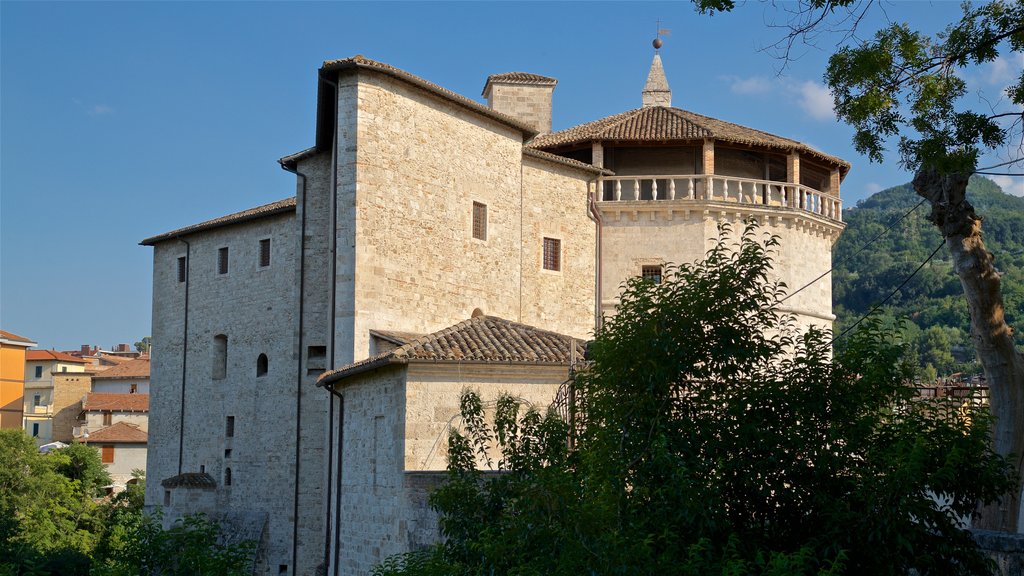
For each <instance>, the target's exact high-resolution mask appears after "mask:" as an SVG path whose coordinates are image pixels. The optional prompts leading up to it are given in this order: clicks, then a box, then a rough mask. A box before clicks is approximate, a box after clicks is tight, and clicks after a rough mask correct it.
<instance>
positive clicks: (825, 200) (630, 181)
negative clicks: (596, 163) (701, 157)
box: [598, 174, 843, 222]
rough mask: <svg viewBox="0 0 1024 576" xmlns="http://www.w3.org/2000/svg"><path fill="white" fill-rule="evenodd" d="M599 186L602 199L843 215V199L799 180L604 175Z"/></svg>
mask: <svg viewBox="0 0 1024 576" xmlns="http://www.w3.org/2000/svg"><path fill="white" fill-rule="evenodd" d="M598 190H600V191H601V198H599V200H600V201H602V202H631V201H636V200H640V201H644V200H649V201H672V200H684V201H685V200H704V201H717V202H736V203H739V204H754V205H760V206H778V207H789V208H793V209H795V210H802V211H804V212H809V213H811V214H816V215H818V216H822V217H824V218H828V219H830V220H836V221H839V222H841V221H842V219H843V205H842V201H841V200H840V199H839V198H838V197H836V196H832V195H830V194H827V193H824V192H821V191H819V190H815V189H814V188H809V187H807V186H803V185H800V184H790V183H787V182H776V181H773V180H755V179H752V178H738V177H735V176H720V175H717V174H687V175H678V176H677V175H659V176H605V177H602V178H600V181H599V184H598Z"/></svg>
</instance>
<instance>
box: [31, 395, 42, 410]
mask: <svg viewBox="0 0 1024 576" xmlns="http://www.w3.org/2000/svg"><path fill="white" fill-rule="evenodd" d="M32 405H33V406H36V407H38V406H42V405H43V397H42V396H41V395H39V394H34V395H33V396H32Z"/></svg>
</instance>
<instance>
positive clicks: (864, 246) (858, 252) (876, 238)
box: [779, 198, 925, 304]
mask: <svg viewBox="0 0 1024 576" xmlns="http://www.w3.org/2000/svg"><path fill="white" fill-rule="evenodd" d="M924 202H925V199H924V198H922V199H921V201H920V202H918V203H917V205H915V206H914V207H913V208H911V209H910V210H907V211H906V212H904V213H903V215H902V216H900V217H899V218H897V219H896V220H893V221H892V222H891V223H890V224H889V227H888V228H886V229H885V230H882V231H881V232H879V233H878V234H877V235H875V237H874V238H872V239H871V240H868V241H867V242H865V243H864V245H862V246H861V247H860V248H858V249H857V251H856V252H854V253H853V254H850V255H848V256H846V257H845V258H842V259H841V260H839V261H838V262H836V263H834V264H832V267H831V268H829V269H828V270H826V271H824V272H822V273H821V275H820V276H818V277H817V278H815V279H814V280H811V281H810V282H808V283H807V284H804V285H803V286H801V287H800V288H799V289H798V290H796V291H794V292H791V293H790V294H789V295H788V296H786V297H785V298H783V299H782V300H779V304H782V303H783V302H785V301H786V300H789V299H790V298H792V297H793V296H796V295H797V294H799V293H801V292H803V291H804V290H806V289H807V288H810V287H811V285H812V284H814V283H815V282H817V281H818V280H821V279H822V278H824V277H825V276H828V275H829V273H830V272H832V271H833V270H835V269H836V266H838V265H840V264H842V263H843V262H846V261H847V260H849V259H850V258H853V257H854V256H856V255H858V254H860V253H861V252H863V251H864V250H866V249H867V248H868V246H871V245H872V244H874V243H875V241H876V240H878V239H879V238H881V237H882V236H884V235H886V234H888V233H889V231H890V230H892V229H893V228H895V227H896V225H897V224H899V223H900V222H902V221H903V220H904V219H905V218H906V217H907V216H910V213H911V212H913V211H914V210H917V209H918V208H920V207H921V204H924Z"/></svg>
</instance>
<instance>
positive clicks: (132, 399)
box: [82, 392, 149, 412]
mask: <svg viewBox="0 0 1024 576" xmlns="http://www.w3.org/2000/svg"><path fill="white" fill-rule="evenodd" d="M82 410H85V411H92V412H98V411H103V412H149V394H118V393H114V392H90V393H88V394H86V395H85V398H83V399H82Z"/></svg>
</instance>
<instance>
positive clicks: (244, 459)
mask: <svg viewBox="0 0 1024 576" xmlns="http://www.w3.org/2000/svg"><path fill="white" fill-rule="evenodd" d="M555 85H556V80H555V79H553V78H547V77H544V76H539V75H536V74H528V73H521V72H513V73H505V74H496V75H492V76H490V77H489V78H488V79H487V82H486V84H485V86H484V89H483V97H484V98H485V99H486V101H487V104H486V105H483V104H480V103H478V102H476V101H474V100H471V99H468V98H465V97H463V96H460V95H458V94H455V93H454V92H451V91H449V90H446V89H444V88H442V87H440V86H437V85H435V84H432V83H430V82H429V81H427V80H424V79H422V78H419V77H417V76H414V75H412V74H410V73H408V72H405V71H403V70H400V69H397V68H395V67H392V66H389V65H387V64H384V63H381V62H376V61H373V60H370V59H367V58H364V57H362V56H355V57H352V58H347V59H343V60H332V61H327V62H325V63H324V64H323V66H322V67H321V68H320V70H319V75H318V102H317V119H316V141H315V144H314V146H313V147H311V148H309V149H308V150H304V151H302V152H299V153H296V154H293V155H291V156H286V157H284V158H282V159H280V161H279V162H280V164H281V166H282V168H284V169H285V170H287V171H289V172H292V173H294V174H295V176H296V191H295V194H294V195H293V196H291V197H289V198H286V199H284V200H281V201H279V202H275V203H272V204H268V205H264V206H260V207H257V208H252V209H249V210H245V211H242V212H238V213H235V214H230V215H228V216H224V217H222V218H218V219H215V220H211V221H207V222H203V223H199V224H195V225H192V226H188V227H185V228H182V229H179V230H175V231H172V232H168V233H165V234H160V235H157V236H154V237H151V238H147V239H146V240H144V241H143V242H142V243H143V244H144V245H147V246H152V247H153V248H154V256H153V343H154V346H155V353H154V355H153V360H152V385H151V403H150V430H149V432H150V444H149V446H150V448H149V450H150V451H149V457H148V470H147V477H148V479H149V482H148V483H147V488H146V490H147V492H146V503H147V505H149V506H154V507H155V506H161V507H163V509H164V511H165V522H170V521H172V520H173V519H175V518H177V517H180V516H181V515H182V514H186V513H190V512H197V511H205V512H208V513H211V514H213V515H214V516H215V517H217V518H220V519H222V520H223V521H225V522H226V523H229V524H230V523H232V522H233V523H235V524H236V525H242V526H243V531H246V533H248V534H251V535H253V536H254V537H258V538H259V541H260V545H259V549H258V553H257V573H259V574H302V575H305V574H310V575H312V574H318V573H323V574H332V575H334V574H365V573H368V572H369V570H370V568H371V567H372V566H373V565H374V564H376V563H377V562H379V561H381V560H382V559H384V558H385V557H387V556H388V555H390V554H393V553H396V552H401V551H405V550H408V549H410V548H412V547H416V546H419V545H422V544H425V543H427V542H430V541H432V540H433V539H435V538H437V534H436V526H435V525H434V520H435V518H434V517H433V516H432V513H431V512H430V511H429V509H428V508H427V507H426V504H425V498H426V494H427V492H428V490H429V488H430V487H431V486H433V485H436V483H437V482H438V481H439V479H440V478H442V477H443V473H442V472H441V471H443V470H444V467H445V460H444V453H445V434H446V431H447V430H448V427H449V426H450V425H458V421H457V420H456V418H457V414H458V396H459V393H460V392H461V391H462V390H463V389H466V388H472V389H475V390H478V391H479V392H480V393H481V396H482V397H483V398H484V400H485V401H487V400H493V399H494V398H496V397H497V396H498V395H499V394H500V393H501V392H510V393H513V394H515V395H517V396H519V397H520V398H522V399H524V400H525V401H527V402H528V403H531V404H533V405H535V406H538V407H540V408H543V407H544V406H546V405H548V404H549V403H550V402H551V400H552V399H553V398H554V395H555V392H556V390H557V389H558V387H559V385H560V384H561V383H562V382H564V381H565V380H566V378H567V375H568V371H569V366H570V365H571V364H572V363H573V362H575V361H576V360H577V359H578V358H579V357H580V355H582V350H583V347H582V346H583V341H584V340H585V339H587V338H589V337H592V335H593V333H594V330H595V327H596V323H597V322H599V321H600V318H601V317H602V316H605V315H610V314H612V313H614V308H615V305H616V303H617V296H618V292H619V288H620V286H621V284H622V283H623V282H624V281H625V280H627V279H628V278H631V277H635V276H645V277H648V278H650V279H651V280H652V281H660V278H661V274H662V271H663V267H664V266H665V265H666V263H669V262H688V261H694V260H698V259H700V258H701V257H702V256H703V254H704V252H705V251H706V249H707V248H708V247H709V246H710V240H709V239H713V238H715V237H716V234H717V231H716V226H717V224H718V223H719V222H731V223H733V224H735V225H737V226H739V225H741V221H742V220H743V219H745V218H749V217H755V218H757V219H758V220H759V221H760V222H762V223H763V224H764V225H765V226H766V228H767V230H768V231H770V232H772V233H775V234H778V235H779V236H780V237H781V246H780V248H779V254H778V256H777V265H776V273H777V275H778V277H779V279H780V280H782V281H784V282H785V283H786V284H787V285H788V286H790V287H791V289H794V288H795V287H800V286H803V285H805V284H807V283H810V282H812V281H813V280H814V279H815V278H816V277H817V276H818V275H819V274H821V273H822V272H823V271H825V270H828V269H829V268H830V266H831V247H832V244H833V243H834V242H835V240H836V239H837V237H838V235H839V234H840V232H841V231H842V229H843V224H842V222H841V204H840V194H839V187H840V182H841V181H842V179H843V177H844V176H845V175H846V173H847V171H848V170H849V167H850V166H849V164H848V163H846V162H845V161H843V160H841V159H839V158H835V157H833V156H829V155H828V154H825V153H822V152H819V151H817V150H814V149H812V148H810V147H808V146H806V145H804V144H802V143H800V142H797V141H794V140H790V139H786V138H783V137H779V136H775V135H772V134H768V133H765V132H761V131H759V130H755V129H751V128H745V127H742V126H738V125H736V124H731V123H729V122H724V121H721V120H716V119H713V118H708V117H705V116H701V115H699V114H695V113H693V112H688V111H685V110H681V109H679V108H673V107H672V106H671V91H670V89H669V85H668V81H667V79H666V77H665V73H664V70H663V68H662V63H661V58H660V56H659V55H658V54H657V53H656V54H655V56H654V60H653V62H652V65H651V68H650V72H649V77H648V80H647V83H646V85H645V86H644V88H643V92H642V104H643V105H642V107H640V108H637V109H635V110H630V111H628V112H624V113H622V114H618V115H614V116H610V117H607V118H602V119H600V120H596V121H593V122H590V123H587V124H583V125H580V126H576V127H573V128H569V129H567V130H562V131H559V132H554V133H552V132H551V118H552V106H551V102H552V100H551V97H552V93H553V90H554V88H555ZM831 301H832V298H831V279H830V277H829V276H825V277H824V278H822V279H821V280H820V281H818V282H816V283H814V284H813V285H811V286H810V287H809V288H808V289H806V290H804V291H802V292H800V293H799V294H797V295H796V296H794V297H793V298H791V299H790V300H788V301H787V302H786V304H787V305H788V306H789V308H788V310H789V311H790V312H792V313H793V314H795V315H796V318H797V320H798V322H799V323H800V324H801V325H803V326H809V325H820V326H826V327H830V326H831V322H832V319H833V316H832V314H831Z"/></svg>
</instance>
